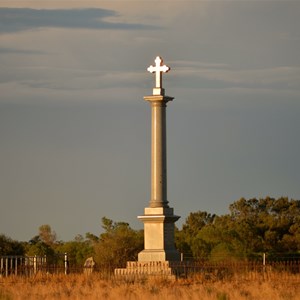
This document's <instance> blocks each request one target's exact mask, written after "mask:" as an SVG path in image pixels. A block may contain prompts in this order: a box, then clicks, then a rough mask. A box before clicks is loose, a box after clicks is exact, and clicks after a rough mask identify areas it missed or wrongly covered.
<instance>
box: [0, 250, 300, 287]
mask: <svg viewBox="0 0 300 300" xmlns="http://www.w3.org/2000/svg"><path fill="white" fill-rule="evenodd" d="M171 268H172V273H173V275H175V276H176V277H177V278H180V277H183V278H191V279H194V280H198V281H214V280H226V279H232V278H239V279H246V280H247V279H272V278H274V279H281V280H284V279H285V278H289V280H290V278H291V276H292V277H293V276H294V278H295V280H297V281H300V261H299V260H294V261H293V260H289V261H274V262H268V263H267V264H265V265H264V264H263V263H261V262H251V261H250V262H249V261H247V262H216V263H210V262H195V261H194V262H193V261H184V262H172V264H171ZM87 269H88V268H85V267H84V266H77V265H69V263H68V257H67V254H64V255H61V256H60V261H59V262H58V263H56V264H49V263H48V261H47V258H46V256H42V257H40V256H25V257H24V256H2V257H1V258H0V277H1V276H10V275H14V276H16V275H17V276H28V277H29V276H34V275H36V274H37V273H44V274H71V273H72V274H74V273H86V272H85V271H86V270H87ZM89 271H91V270H90V269H89ZM92 271H93V272H95V273H97V274H98V276H99V277H101V278H102V279H111V278H113V277H114V266H111V265H101V266H99V265H98V266H97V265H96V266H95V267H94V268H93V269H92ZM88 273H90V272H88Z"/></svg>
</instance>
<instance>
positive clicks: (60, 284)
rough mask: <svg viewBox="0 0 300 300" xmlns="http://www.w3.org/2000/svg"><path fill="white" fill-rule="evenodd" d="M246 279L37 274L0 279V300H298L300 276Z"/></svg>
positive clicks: (255, 276) (275, 274)
mask: <svg viewBox="0 0 300 300" xmlns="http://www.w3.org/2000/svg"><path fill="white" fill-rule="evenodd" d="M252 275H253V276H249V277H248V278H247V279H245V278H240V277H239V276H235V275H234V276H232V277H231V278H230V279H229V278H227V279H225V280H220V279H213V280H212V279H205V278H203V277H201V276H193V277H190V278H185V279H178V280H175V281H174V280H173V281H171V280H167V279H166V278H165V279H162V278H159V277H156V278H148V279H145V280H143V281H136V282H126V281H124V280H116V279H110V280H103V279H102V277H100V275H99V274H98V273H93V274H91V275H88V276H87V275H84V274H69V275H63V274H56V275H49V274H48V275H47V274H38V275H36V276H34V277H29V278H28V277H17V276H9V277H6V278H0V300H14V299H22V300H23V299H33V300H38V299H39V300H40V299H42V300H47V299H61V300H63V299H106V300H108V299H130V300H131V299H134V300H135V299H162V300H164V299H180V300H186V299H201V300H208V299H210V300H211V299H216V300H229V299H230V300H235V299H238V300H239V299H249V300H260V299H263V300H266V299H271V300H277V299H278V300H279V299H289V300H294V299H300V275H299V274H294V275H293V274H285V276H284V277H283V276H282V274H279V273H278V274H277V273H272V276H265V277H263V276H262V274H252Z"/></svg>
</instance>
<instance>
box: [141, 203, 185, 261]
mask: <svg viewBox="0 0 300 300" xmlns="http://www.w3.org/2000/svg"><path fill="white" fill-rule="evenodd" d="M138 218H139V219H140V220H141V221H142V222H143V223H144V250H143V251H141V252H140V253H139V254H138V261H139V262H155V261H156V262H165V261H177V262H179V261H180V254H179V252H178V251H177V250H176V248H175V242H174V229H175V225H174V223H175V222H176V221H177V220H178V219H179V216H176V215H174V213H173V208H171V207H146V208H145V214H144V215H143V216H138Z"/></svg>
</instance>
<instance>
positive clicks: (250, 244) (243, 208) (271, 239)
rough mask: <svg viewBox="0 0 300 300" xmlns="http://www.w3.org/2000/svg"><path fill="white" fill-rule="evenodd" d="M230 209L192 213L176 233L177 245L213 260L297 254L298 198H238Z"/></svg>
mask: <svg viewBox="0 0 300 300" xmlns="http://www.w3.org/2000/svg"><path fill="white" fill-rule="evenodd" d="M229 209H230V214H227V215H223V216H215V215H210V214H208V213H207V212H201V211H199V212H197V213H191V214H190V215H189V216H188V218H187V219H186V222H185V223H184V224H183V227H182V230H181V231H177V233H176V244H177V247H178V249H179V250H180V251H182V252H185V251H186V252H185V253H188V255H189V256H191V257H193V258H194V259H198V260H202V259H208V260H212V261H218V260H228V259H231V260H241V259H253V258H255V257H261V254H262V253H264V252H265V253H268V254H269V255H270V256H272V255H278V254H281V253H285V254H289V253H290V254H294V255H297V254H300V201H299V200H293V199H292V200H289V199H288V198H285V197H281V198H279V199H274V198H270V197H266V198H264V199H255V198H254V199H249V200H246V199H244V198H241V199H240V200H238V201H236V202H234V203H233V204H231V205H230V207H229Z"/></svg>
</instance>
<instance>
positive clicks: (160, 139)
mask: <svg viewBox="0 0 300 300" xmlns="http://www.w3.org/2000/svg"><path fill="white" fill-rule="evenodd" d="M151 110H152V149H151V154H152V157H151V200H150V207H168V201H167V154H166V152H167V142H166V102H165V101H153V102H152V103H151Z"/></svg>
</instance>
